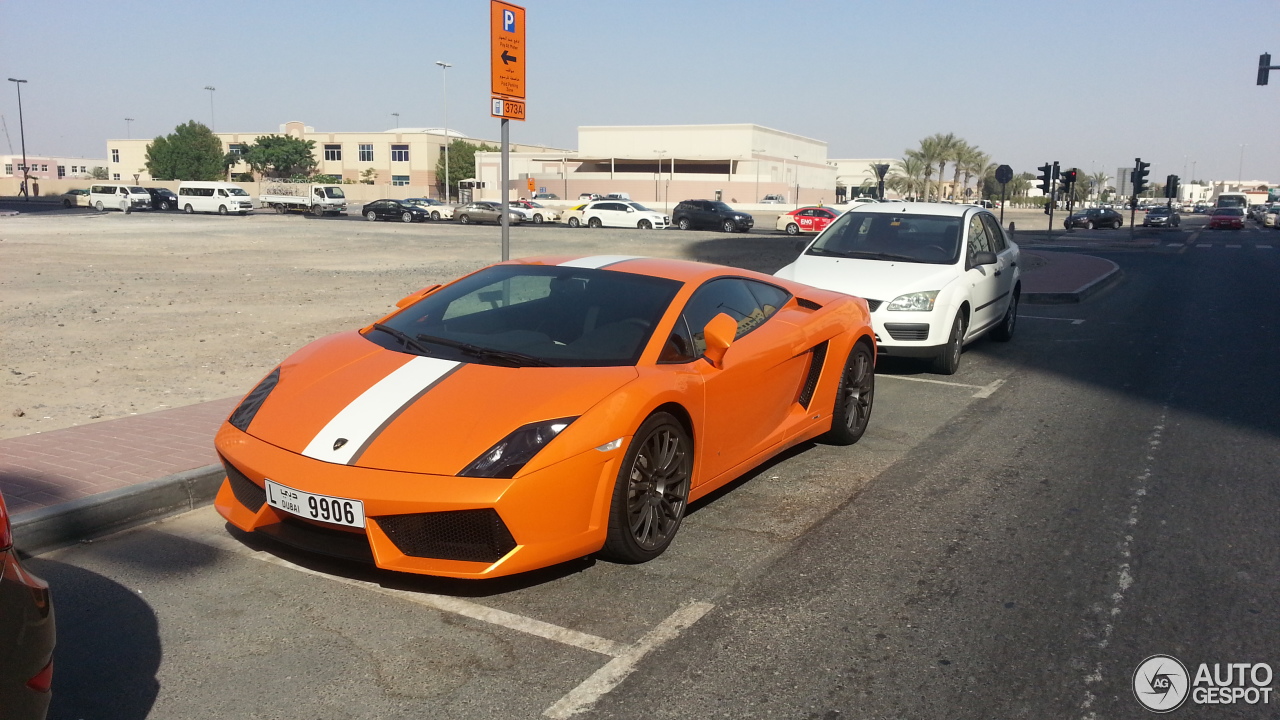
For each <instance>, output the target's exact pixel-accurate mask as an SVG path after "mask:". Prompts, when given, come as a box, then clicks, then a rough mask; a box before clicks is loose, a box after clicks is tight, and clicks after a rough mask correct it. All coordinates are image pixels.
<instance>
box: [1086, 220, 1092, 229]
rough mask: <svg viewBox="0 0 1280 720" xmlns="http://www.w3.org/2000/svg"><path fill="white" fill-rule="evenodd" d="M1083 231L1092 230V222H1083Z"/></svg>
mask: <svg viewBox="0 0 1280 720" xmlns="http://www.w3.org/2000/svg"><path fill="white" fill-rule="evenodd" d="M1084 229H1085V230H1092V229H1093V221H1092V220H1086V221H1085V222H1084Z"/></svg>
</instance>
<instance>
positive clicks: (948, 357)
mask: <svg viewBox="0 0 1280 720" xmlns="http://www.w3.org/2000/svg"><path fill="white" fill-rule="evenodd" d="M964 325H965V323H964V314H963V313H956V319H955V322H953V323H952V324H951V335H950V336H949V337H948V338H947V344H946V345H945V346H944V348H943V350H942V354H941V355H939V356H937V357H935V358H934V359H933V371H934V372H935V373H937V374H939V375H955V374H956V370H959V369H960V353H961V352H963V351H964Z"/></svg>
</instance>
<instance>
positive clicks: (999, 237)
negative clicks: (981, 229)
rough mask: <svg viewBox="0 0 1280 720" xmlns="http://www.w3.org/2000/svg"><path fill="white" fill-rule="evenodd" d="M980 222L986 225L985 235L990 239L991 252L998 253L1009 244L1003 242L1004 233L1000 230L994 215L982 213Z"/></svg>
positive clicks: (998, 222)
mask: <svg viewBox="0 0 1280 720" xmlns="http://www.w3.org/2000/svg"><path fill="white" fill-rule="evenodd" d="M981 217H982V222H983V224H984V225H986V226H987V237H988V238H990V240H991V252H993V253H996V254H997V255H999V254H1000V253H1002V252H1004V251H1005V249H1006V248H1008V247H1009V246H1008V245H1006V244H1005V242H1004V233H1003V232H1002V231H1001V230H1000V221H999V220H996V218H995V216H994V215H987V214H985V213H984V214H983V215H982V216H981Z"/></svg>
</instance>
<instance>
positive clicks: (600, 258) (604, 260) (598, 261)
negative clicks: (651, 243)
mask: <svg viewBox="0 0 1280 720" xmlns="http://www.w3.org/2000/svg"><path fill="white" fill-rule="evenodd" d="M641 257H642V256H640V255H590V256H588V257H583V258H578V259H577V260H570V261H568V262H562V263H560V267H577V268H589V269H591V270H599V269H600V268H602V267H604V266H605V265H613V264H614V263H620V262H624V261H627V260H639V259H640V258H641Z"/></svg>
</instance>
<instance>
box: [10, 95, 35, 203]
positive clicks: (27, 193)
mask: <svg viewBox="0 0 1280 720" xmlns="http://www.w3.org/2000/svg"><path fill="white" fill-rule="evenodd" d="M9 82H11V83H14V85H15V87H17V88H18V137H19V138H21V139H22V186H23V187H24V188H25V187H26V186H27V178H28V175H27V172H28V169H27V131H26V130H25V129H24V128H23V125H22V83H24V82H26V80H19V79H17V78H9ZM22 199H23V200H25V201H26V202H31V191H30V190H26V191H25V192H23V193H22Z"/></svg>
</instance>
